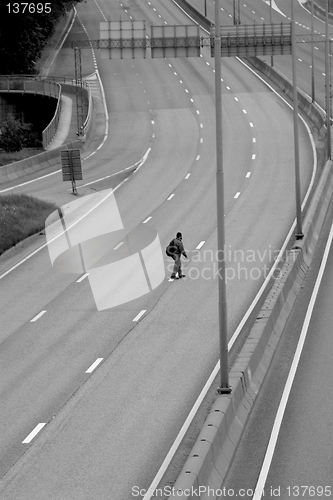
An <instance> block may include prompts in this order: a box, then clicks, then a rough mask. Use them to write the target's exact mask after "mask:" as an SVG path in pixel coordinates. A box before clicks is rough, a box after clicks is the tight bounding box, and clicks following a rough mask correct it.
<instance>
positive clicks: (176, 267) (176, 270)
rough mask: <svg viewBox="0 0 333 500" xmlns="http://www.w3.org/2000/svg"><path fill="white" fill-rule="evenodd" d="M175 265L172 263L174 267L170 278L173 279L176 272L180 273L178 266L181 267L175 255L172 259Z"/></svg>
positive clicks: (177, 256)
mask: <svg viewBox="0 0 333 500" xmlns="http://www.w3.org/2000/svg"><path fill="white" fill-rule="evenodd" d="M173 259H174V261H175V263H174V266H173V273H172V275H171V278H175V277H176V274H177V273H178V272H180V274H181V271H180V266H181V263H180V255H175V256H174V257H173Z"/></svg>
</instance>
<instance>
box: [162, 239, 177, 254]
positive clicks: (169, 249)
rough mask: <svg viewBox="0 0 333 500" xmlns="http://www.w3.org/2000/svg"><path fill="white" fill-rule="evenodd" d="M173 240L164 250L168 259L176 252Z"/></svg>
mask: <svg viewBox="0 0 333 500" xmlns="http://www.w3.org/2000/svg"><path fill="white" fill-rule="evenodd" d="M174 241H175V240H171V241H170V243H169V245H168V246H167V247H166V249H165V253H166V254H167V256H168V257H173V256H174V255H175V253H176V252H177V246H176V245H175V244H174Z"/></svg>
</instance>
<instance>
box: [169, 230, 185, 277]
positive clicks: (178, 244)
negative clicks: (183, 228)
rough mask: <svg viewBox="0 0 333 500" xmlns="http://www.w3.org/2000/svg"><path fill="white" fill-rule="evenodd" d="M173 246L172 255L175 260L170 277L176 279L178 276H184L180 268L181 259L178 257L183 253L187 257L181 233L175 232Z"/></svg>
mask: <svg viewBox="0 0 333 500" xmlns="http://www.w3.org/2000/svg"><path fill="white" fill-rule="evenodd" d="M173 246H174V247H175V248H174V253H173V255H172V258H173V260H174V261H175V263H174V266H173V273H172V275H171V279H174V280H175V279H178V278H184V276H185V274H183V273H182V268H181V261H180V257H181V255H182V254H183V255H184V257H185V258H186V259H187V253H186V252H185V250H184V245H183V241H182V233H179V232H178V233H177V234H176V238H175V239H174V240H173ZM177 273H178V277H177Z"/></svg>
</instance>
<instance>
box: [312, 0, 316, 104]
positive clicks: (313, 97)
mask: <svg viewBox="0 0 333 500" xmlns="http://www.w3.org/2000/svg"><path fill="white" fill-rule="evenodd" d="M313 37H314V27H313V0H311V95H312V102H315V72H314V40H313Z"/></svg>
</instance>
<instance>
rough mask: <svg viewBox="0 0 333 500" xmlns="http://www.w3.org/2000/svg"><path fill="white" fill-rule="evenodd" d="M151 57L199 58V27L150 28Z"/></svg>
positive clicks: (190, 25)
mask: <svg viewBox="0 0 333 500" xmlns="http://www.w3.org/2000/svg"><path fill="white" fill-rule="evenodd" d="M150 47H151V57H200V33H199V26H198V25H196V24H195V25H194V24H186V25H170V26H151V38H150Z"/></svg>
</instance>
